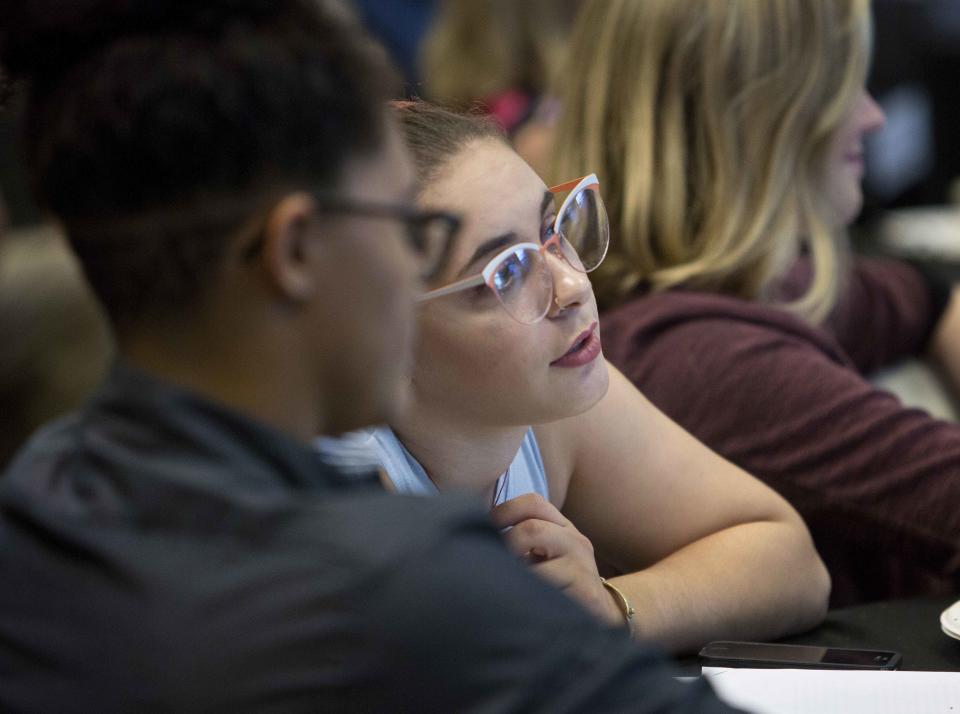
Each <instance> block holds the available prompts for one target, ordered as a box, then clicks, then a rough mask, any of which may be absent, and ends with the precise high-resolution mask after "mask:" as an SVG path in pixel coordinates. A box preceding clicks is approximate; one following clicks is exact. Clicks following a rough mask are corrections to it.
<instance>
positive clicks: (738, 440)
mask: <svg viewBox="0 0 960 714" xmlns="http://www.w3.org/2000/svg"><path fill="white" fill-rule="evenodd" d="M803 269H804V267H803V266H801V270H803ZM795 273H796V271H795ZM794 277H795V278H796V277H797V276H796V275H795V276H794ZM803 279H804V278H803V277H800V278H797V280H792V281H791V282H793V283H794V284H797V283H798V282H800V283H802V281H803ZM942 307H943V305H942V304H938V301H937V299H936V294H935V293H934V292H931V290H930V288H929V286H928V284H927V283H926V281H925V280H924V278H923V277H921V275H920V274H919V273H918V272H917V271H915V270H914V269H913V268H912V267H910V266H908V265H905V264H902V263H896V262H893V261H880V260H866V259H861V260H858V261H857V262H856V263H855V264H854V268H853V271H852V275H851V278H850V281H849V283H848V285H847V288H846V290H845V296H844V299H843V300H842V301H841V303H840V304H839V305H838V307H837V309H836V310H835V311H834V314H833V315H832V316H831V318H830V320H829V321H828V323H827V325H826V326H825V327H823V328H817V327H813V326H811V325H810V324H808V323H806V322H804V321H803V320H801V319H799V318H796V317H794V316H792V315H790V314H789V313H787V312H786V311H784V310H782V309H779V308H775V307H771V306H767V305H763V304H759V303H753V302H749V301H746V300H741V299H737V298H733V297H727V296H721V295H713V294H704V293H696V292H688V291H683V290H676V291H671V292H666V293H660V294H656V295H640V296H637V297H634V298H633V299H631V300H630V301H629V302H627V303H626V304H624V305H622V306H620V307H618V308H617V309H615V310H613V311H611V312H609V313H607V314H605V315H604V317H603V322H602V324H603V343H604V353H605V355H606V356H607V358H608V359H610V360H611V361H612V362H613V363H614V364H615V365H617V366H618V367H619V368H620V369H621V370H622V371H623V372H624V373H625V374H626V375H627V377H628V378H629V379H631V380H632V381H633V382H634V384H636V385H637V387H639V388H640V390H641V391H642V392H643V393H644V394H645V395H646V396H647V397H648V398H649V399H650V400H651V401H653V403H654V404H656V405H657V406H658V407H659V408H660V409H662V410H663V411H664V412H665V413H666V414H668V415H669V416H670V417H671V418H673V419H674V420H676V421H677V422H679V423H680V424H681V425H682V426H683V427H684V428H685V429H687V430H688V431H690V432H691V433H692V434H693V435H694V436H696V437H697V438H698V439H700V440H701V441H703V442H704V443H705V444H707V445H708V446H710V447H711V448H712V449H714V450H715V451H717V452H718V453H720V454H722V455H723V456H724V457H726V458H727V459H729V460H731V461H733V462H734V463H736V464H738V465H739V466H741V467H742V468H744V469H746V470H747V471H749V472H750V473H752V474H754V475H755V476H757V477H759V478H761V479H763V480H764V481H765V482H766V483H768V484H769V485H770V486H772V487H773V488H774V489H776V490H777V491H778V492H779V493H781V494H782V495H783V496H784V497H785V498H787V499H788V500H789V501H790V502H791V503H792V504H793V505H794V506H795V507H796V508H797V510H798V511H800V513H801V515H803V517H804V518H805V519H806V521H807V524H808V525H809V527H810V530H811V532H812V534H813V537H814V540H815V541H816V544H817V548H818V549H819V551H820V554H821V555H822V557H823V559H824V561H825V562H826V564H827V567H828V568H829V569H830V573H831V575H832V576H833V598H832V603H833V604H834V605H844V604H850V603H854V602H858V601H862V600H868V599H880V598H891V597H905V596H910V595H919V594H936V595H943V594H951V593H957V592H960V426H958V425H956V424H952V423H947V422H944V421H939V420H937V419H934V418H932V417H930V416H929V415H927V414H926V413H925V412H923V411H921V410H918V409H910V408H906V407H904V406H903V405H902V404H901V403H900V402H899V401H898V400H897V398H896V397H894V396H893V395H891V394H890V393H888V392H885V391H883V390H881V389H878V388H876V387H874V386H873V385H872V384H870V382H868V381H867V380H866V379H864V377H863V376H861V375H862V374H864V373H869V372H871V371H873V370H875V369H877V368H878V367H881V366H883V365H886V364H889V363H891V362H894V361H896V360H898V359H901V358H903V357H906V356H908V355H915V354H918V353H920V352H921V351H922V350H923V349H924V347H925V345H926V342H927V340H928V338H929V336H930V333H931V331H932V329H933V327H934V325H935V323H936V321H937V320H938V319H939V316H940V313H941V311H942Z"/></svg>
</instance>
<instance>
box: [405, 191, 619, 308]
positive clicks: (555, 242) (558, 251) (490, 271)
mask: <svg viewBox="0 0 960 714" xmlns="http://www.w3.org/2000/svg"><path fill="white" fill-rule="evenodd" d="M594 186H596V187H597V189H596V190H599V186H600V180H599V179H598V178H597V175H596V174H587V175H586V176H581V177H580V178H575V179H572V180H570V181H565V182H564V183H561V184H558V185H556V186H551V187H550V188H548V189H547V191H549V192H550V193H563V192H564V191H570V193H569V194H568V195H567V197H566V198H565V199H564V201H563V203H562V204H561V205H560V210H558V211H557V218H556V220H555V221H554V224H553V235H552V236H550V238H548V239H547V240H546V241H544V242H542V243H539V244H537V243H530V242H526V243H515V244H513V245H510V246H507V247H506V248H504V249H503V250H501V251H500V252H499V253H497V254H496V255H495V256H493V258H491V259H490V260H489V261H488V262H487V264H486V265H485V266H484V267H483V270H481V271H480V272H479V273H477V274H476V275H473V276H470V277H468V278H463V279H462V280H458V281H456V282H454V283H451V284H450V285H445V286H444V287H442V288H437V289H436V290H429V291H427V292H425V293H421V294H420V295H418V296H417V297H416V302H417V303H422V302H427V301H429V300H435V299H436V298H440V297H444V296H446V295H452V294H454V293H458V292H462V291H463V290H469V289H470V288H476V287H480V286H481V285H486V286H487V287H488V288H490V290H491V291H492V292H493V293H494V294H495V295H497V296H498V299H499V293H498V292H497V289H496V288H495V287H494V286H493V275H494V272H495V270H496V268H497V266H498V265H499V264H500V263H501V262H502V261H503V260H504V258H506V257H507V256H508V255H510V254H511V253H514V252H516V251H517V250H522V249H530V248H532V249H535V250H537V251H538V252H539V253H540V255H542V256H543V258H544V261H546V257H547V252H549V253H550V254H552V255H553V256H554V257H556V258H560V259H562V260H563V262H564V263H566V264H567V265H569V266H570V267H571V268H573V269H574V270H576V271H577V272H578V273H584V274H586V273H590V272H592V271H593V270H596V269H597V268H598V267H599V266H600V264H601V263H603V260H604V258H606V257H607V250H608V249H609V247H610V243H609V241H608V242H607V246H606V247H605V248H604V250H603V255H601V256H600V260H598V261H597V264H596V265H594V266H593V267H592V268H590V269H589V270H587V269H585V268H584V267H583V264H582V263H581V265H580V266H579V267H578V266H576V265H574V264H573V263H571V262H570V259H569V258H567V256H566V255H564V252H563V248H562V247H561V244H560V238H561V232H560V218H561V217H562V216H563V212H564V210H565V209H566V208H567V206H568V205H570V202H571V201H572V200H573V197H574V196H576V195H577V194H579V193H580V192H581V191H583V190H586V189H588V188H592V187H594ZM551 279H552V274H551ZM549 309H550V307H549V304H548V305H547V311H549ZM547 311H545V312H544V313H543V315H546V313H547ZM506 312H507V314H508V315H510V311H509V310H506ZM543 315H541V316H540V318H539V319H543ZM510 316H511V317H513V315H510ZM514 319H516V318H514ZM531 324H532V323H531Z"/></svg>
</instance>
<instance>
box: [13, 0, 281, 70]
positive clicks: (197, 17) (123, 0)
mask: <svg viewBox="0 0 960 714" xmlns="http://www.w3.org/2000/svg"><path fill="white" fill-rule="evenodd" d="M289 4H290V0H71V2H66V3H65V2H63V1H62V0H0V64H2V65H3V67H4V68H5V70H6V73H7V74H8V75H9V76H10V77H11V78H12V79H19V78H25V79H40V80H43V79H49V78H50V77H52V76H57V75H59V74H60V73H62V72H64V71H65V70H67V69H69V67H71V66H72V65H74V64H76V63H77V62H78V61H81V60H82V59H83V58H84V57H86V56H88V55H90V54H93V53H95V52H97V51H98V50H100V49H103V48H105V47H108V46H109V45H111V44H112V43H114V42H116V41H117V40H119V39H122V38H124V37H132V36H137V35H145V34H152V35H156V34H164V33H176V34H195V35H201V36H204V35H210V36H215V35H216V34H218V33H220V32H221V31H222V30H223V28H224V27H225V26H226V25H227V24H228V23H230V22H233V21H236V20H249V21H251V22H260V21H266V20H269V19H271V18H273V17H275V16H277V15H278V14H280V13H281V12H282V11H283V8H284V7H285V6H287V5H289Z"/></svg>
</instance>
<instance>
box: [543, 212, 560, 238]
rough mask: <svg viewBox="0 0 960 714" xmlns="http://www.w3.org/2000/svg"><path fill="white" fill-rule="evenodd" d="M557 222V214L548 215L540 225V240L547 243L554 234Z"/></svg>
mask: <svg viewBox="0 0 960 714" xmlns="http://www.w3.org/2000/svg"><path fill="white" fill-rule="evenodd" d="M556 222H557V217H556V216H555V215H552V214H551V215H550V216H547V217H546V218H544V219H543V223H542V224H541V226H540V242H541V243H546V242H547V241H548V240H549V239H550V238H551V237H552V236H553V226H554V224H555V223H556Z"/></svg>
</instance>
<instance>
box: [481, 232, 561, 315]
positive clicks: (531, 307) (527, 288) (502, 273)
mask: <svg viewBox="0 0 960 714" xmlns="http://www.w3.org/2000/svg"><path fill="white" fill-rule="evenodd" d="M490 284H491V285H490V286H491V287H492V288H493V291H494V292H495V293H496V295H497V298H498V299H499V300H500V303H501V304H502V305H503V308H504V309H505V310H506V311H507V312H508V313H509V314H510V316H511V317H513V319H515V320H517V321H518V322H523V323H528V324H530V323H534V322H536V321H537V320H539V319H541V318H542V317H543V316H544V315H546V314H547V310H549V309H550V299H551V297H552V296H553V278H552V277H551V275H550V271H549V270H548V269H547V265H546V263H545V262H544V260H543V255H542V254H541V253H540V251H539V250H534V249H533V248H529V247H518V248H517V249H516V250H513V251H511V252H510V253H509V254H508V255H507V256H506V257H505V258H504V259H503V260H502V261H500V263H499V264H498V265H497V267H496V270H495V271H494V273H493V275H492V277H491V280H490Z"/></svg>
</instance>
